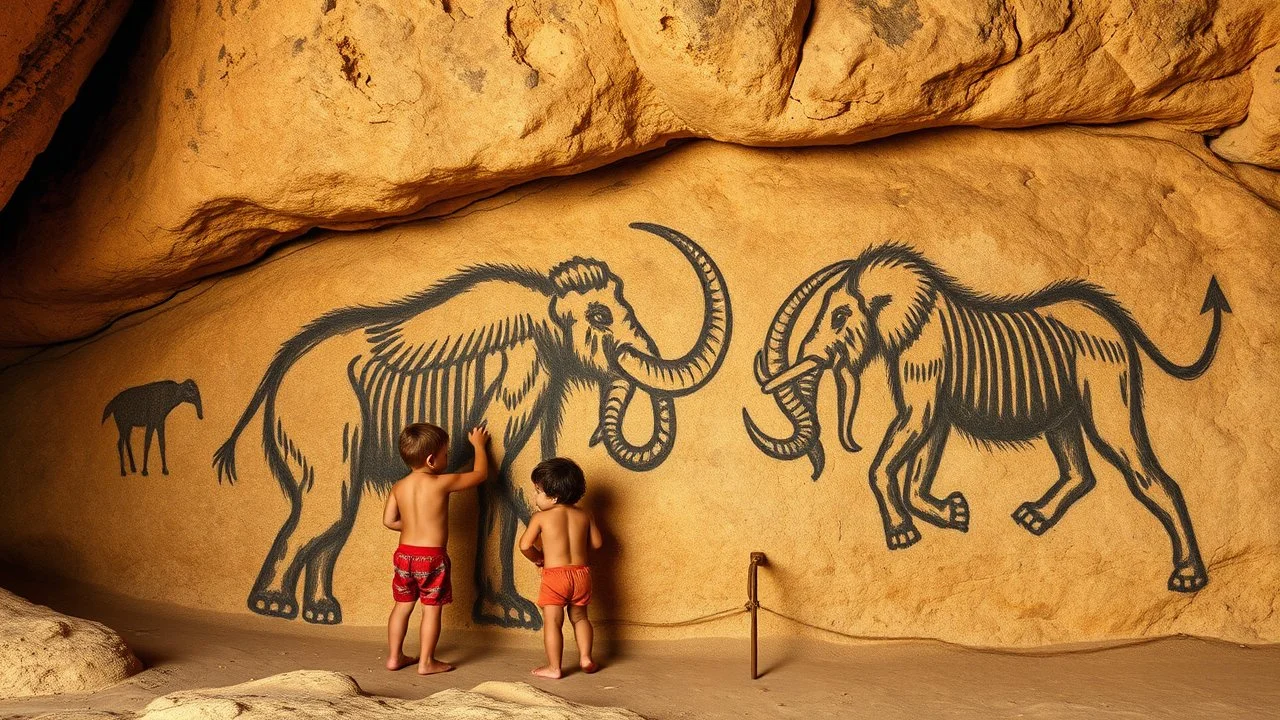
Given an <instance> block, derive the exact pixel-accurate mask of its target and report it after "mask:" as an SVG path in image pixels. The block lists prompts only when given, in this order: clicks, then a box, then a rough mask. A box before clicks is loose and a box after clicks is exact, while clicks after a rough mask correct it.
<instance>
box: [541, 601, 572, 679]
mask: <svg viewBox="0 0 1280 720" xmlns="http://www.w3.org/2000/svg"><path fill="white" fill-rule="evenodd" d="M563 625H564V608H562V607H557V606H555V605H548V606H546V607H544V608H542V643H543V644H544V645H546V646H547V664H546V665H543V666H542V667H540V668H534V670H533V674H534V675H537V676H538V677H544V678H551V679H552V680H559V679H560V657H561V655H562V654H563V652H564V636H563V635H561V634H560V628H561V627H562V626H563ZM574 629H575V631H576V630H577V628H576V626H575V628H574Z"/></svg>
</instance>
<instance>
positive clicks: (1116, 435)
mask: <svg viewBox="0 0 1280 720" xmlns="http://www.w3.org/2000/svg"><path fill="white" fill-rule="evenodd" d="M1127 369H1128V371H1129V373H1131V374H1132V376H1133V377H1131V378H1130V377H1126V376H1125V374H1124V373H1123V372H1121V373H1116V372H1114V369H1112V372H1111V373H1110V377H1109V378H1107V379H1106V380H1105V381H1095V379H1094V378H1090V381H1088V382H1082V383H1081V386H1082V387H1084V388H1086V392H1085V393H1084V402H1085V405H1086V410H1085V412H1084V418H1083V419H1084V429H1085V433H1086V434H1087V435H1088V437H1089V441H1090V442H1091V443H1093V446H1094V447H1095V448H1096V449H1097V450H1098V453H1099V454H1100V455H1102V456H1103V457H1104V458H1106V459H1107V462H1109V463H1111V464H1112V465H1114V466H1115V467H1116V469H1118V470H1119V471H1120V472H1121V473H1122V474H1123V475H1124V478H1125V482H1126V483H1127V484H1128V486H1129V491H1130V492H1132V493H1133V495H1134V497H1136V498H1138V501H1139V502H1141V503H1142V505H1143V506H1144V507H1146V508H1147V510H1149V511H1150V512H1151V514H1152V515H1154V516H1155V518H1156V519H1157V520H1159V521H1160V524H1161V525H1163V526H1164V529H1165V532H1167V533H1168V534H1169V541H1170V543H1171V544H1172V546H1173V573H1172V574H1171V575H1170V576H1169V583H1168V586H1169V589H1170V590H1174V591H1177V592H1195V591H1196V590H1199V589H1200V588H1202V587H1204V586H1205V584H1206V583H1208V582H1209V575H1208V573H1207V571H1206V570H1205V567H1204V562H1203V561H1202V560H1201V559H1200V550H1199V548H1198V547H1197V545H1196V536H1195V533H1194V531H1193V530H1192V529H1191V517H1190V515H1189V514H1188V513H1187V505H1186V503H1185V502H1184V501H1183V499H1182V490H1181V489H1180V488H1179V487H1178V484H1177V483H1176V482H1174V480H1173V478H1171V477H1169V474H1168V473H1166V472H1165V471H1164V468H1162V467H1161V466H1160V462H1159V460H1157V459H1156V455H1155V452H1154V451H1152V449H1151V443H1150V440H1148V438H1147V427H1146V421H1145V419H1144V418H1143V415H1142V379H1141V375H1140V373H1141V372H1142V368H1141V366H1140V365H1138V364H1137V363H1136V362H1131V363H1129V364H1128V368H1127ZM1117 375H1119V377H1117ZM1126 380H1128V381H1129V382H1127V383H1126V382H1125V381H1126ZM1117 381H1118V382H1117ZM1090 388H1096V389H1097V393H1096V394H1093V393H1090V392H1088V389H1090ZM1130 400H1132V407H1130V404H1129V401H1130Z"/></svg>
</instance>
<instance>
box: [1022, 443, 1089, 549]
mask: <svg viewBox="0 0 1280 720" xmlns="http://www.w3.org/2000/svg"><path fill="white" fill-rule="evenodd" d="M1045 440H1047V441H1048V443H1049V449H1050V450H1051V451H1052V452H1053V459H1054V461H1056V462H1057V464H1058V481H1057V482H1055V483H1054V484H1053V487H1051V488H1049V491H1048V492H1046V493H1045V494H1044V497H1042V498H1040V499H1039V500H1036V501H1035V502H1025V503H1022V504H1021V505H1019V506H1018V509H1017V510H1014V511H1013V519H1014V521H1016V522H1017V523H1018V524H1019V525H1021V526H1022V527H1024V528H1026V530H1027V532H1029V533H1031V534H1032V535H1043V534H1045V532H1047V531H1048V530H1049V528H1051V527H1053V526H1054V525H1056V524H1058V521H1059V520H1061V519H1062V516H1063V515H1065V514H1066V512H1067V509H1068V508H1070V507H1071V506H1072V505H1073V504H1074V503H1075V502H1076V501H1077V500H1079V499H1080V498H1082V497H1084V496H1085V494H1086V493H1088V492H1089V491H1090V490H1092V489H1093V485H1094V478H1093V470H1092V469H1091V468H1090V467H1089V456H1088V454H1087V453H1086V452H1085V447H1084V436H1083V435H1082V434H1081V431H1080V423H1079V422H1075V421H1067V422H1064V423H1063V424H1062V425H1059V426H1058V427H1056V428H1054V429H1053V430H1050V431H1049V432H1047V433H1045Z"/></svg>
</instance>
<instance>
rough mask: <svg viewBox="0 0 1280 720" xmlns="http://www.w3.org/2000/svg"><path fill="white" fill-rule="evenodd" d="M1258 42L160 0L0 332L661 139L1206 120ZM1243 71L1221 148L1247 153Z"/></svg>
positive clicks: (1103, 22) (1144, 34)
mask: <svg viewBox="0 0 1280 720" xmlns="http://www.w3.org/2000/svg"><path fill="white" fill-rule="evenodd" d="M1278 40H1280V13H1278V12H1276V10H1275V5H1274V3H1273V2H1272V1H1271V0H1239V1H1236V2H1230V3H1217V2H1211V1H1210V0H1195V1H1194V2H1184V1H1182V0H1178V1H1177V2H1174V1H1173V0H1161V1H1159V2H1147V1H1144V2H1135V1H1134V0H997V1H995V2H989V1H988V0H949V1H947V2H918V1H917V0H857V1H856V2H832V1H828V0H818V1H816V2H806V1H804V0H801V1H798V2H793V3H785V2H783V3H718V2H714V1H712V0H663V1H661V2H659V1H658V0H617V2H615V3H613V4H610V3H551V2H544V1H543V0H520V1H518V2H515V3H512V4H509V5H508V4H495V3H491V2H480V1H478V0H447V1H445V2H440V3H435V2H431V3H425V2H424V3H404V2H390V1H387V0H383V1H379V2H362V3H356V2H352V1H351V0H326V1H325V2H320V3H318V2H312V1H311V0H306V1H295V2H272V3H260V2H258V1H257V0H220V1H219V2H212V1H205V2H199V3H188V2H172V1H169V2H158V3H157V11H156V14H155V17H154V18H153V20H152V23H151V25H150V27H149V28H148V30H147V32H146V40H145V43H144V48H143V51H142V52H141V53H140V54H139V56H138V57H137V58H136V60H135V66H134V71H133V75H132V80H131V83H130V85H129V90H128V92H127V93H126V95H125V96H124V97H121V98H120V99H119V102H118V105H117V106H116V107H114V108H113V111H114V112H113V113H112V117H111V118H110V119H109V121H107V122H104V123H103V124H102V127H103V128H104V131H103V133H102V137H101V138H99V139H97V140H96V141H95V142H94V143H92V146H93V150H92V152H88V153H86V156H85V158H84V162H83V170H82V172H80V173H79V174H78V175H76V176H74V177H68V178H58V179H57V180H56V181H55V182H51V183H50V185H49V186H48V188H47V189H46V190H47V191H46V193H45V197H44V198H43V199H42V201H41V204H40V206H39V207H33V208H31V209H30V212H29V213H28V215H29V216H28V218H27V219H26V220H25V221H24V223H22V226H21V228H20V229H19V230H17V231H16V232H17V237H16V238H15V239H14V240H13V242H12V243H11V245H12V250H11V252H10V253H9V254H10V257H8V258H6V260H7V262H6V263H5V264H4V266H3V270H0V345H3V346H7V347H10V348H12V347H15V346H25V345H32V344H41V343H49V342H54V341H59V340H65V339H67V338H72V337H77V336H81V335H84V334H86V333H90V332H92V331H94V330H96V329H98V328H100V327H102V326H103V325H104V324H105V323H107V322H108V321H110V320H111V319H113V318H116V317H118V316H120V315H121V314H123V313H126V312H128V311H131V310H135V309H137V308H140V307H145V306H147V305H150V304H153V303H155V302H158V301H159V300H161V299H163V298H165V297H167V296H169V295H170V294H171V293H172V292H174V291H175V289H177V288H180V287H183V286H185V285H187V284H189V283H191V282H193V281H195V280H197V279H199V278H201V277H204V276H207V275H210V274H213V273H217V272H219V271H222V270H226V269H228V268H233V267H237V266H241V265H244V264H245V263H248V262H250V261H252V260H254V259H255V258H258V257H261V256H262V254H263V253H264V252H266V251H267V250H268V249H269V248H270V247H272V246H273V245H276V244H278V243H280V242H282V241H284V240H287V239H289V238H292V237H296V236H298V235H299V234H301V233H304V232H306V231H308V230H310V229H312V228H317V227H319V228H338V229H356V228H362V227H371V226H375V225H383V224H387V223H392V222H398V221H402V220H405V219H408V218H413V217H421V216H428V215H435V214H439V213H442V212H444V211H447V210H448V209H450V208H455V207H457V206H459V205H461V204H465V203H466V202H469V201H470V200H473V199H475V198H476V197H478V196H481V195H484V194H488V193H492V192H494V191H496V190H498V189H500V188H503V187H507V186H510V185H513V184H516V183H520V182H523V181H527V180H530V179H533V178H538V177H544V176H549V175H565V174H570V173H574V172H579V171H582V170H584V169H587V168H591V167H595V166H599V165H602V164H605V163H608V162H610V161H612V160H616V159H618V158H622V157H626V156H629V155H634V154H636V153H639V152H642V151H645V150H647V149H650V148H655V147H658V146H661V145H663V144H664V143H667V142H669V141H671V140H673V139H676V138H685V137H707V138H715V139H720V140H725V141H731V142H737V143H744V144H752V145H766V146H778V145H805V144H832V143H850V142H856V141H861V140H867V139H872V138H877V137H883V136H886V135H891V134H895V133H900V132H903V131H908V130H915V129H921V128H931V127H937V126H944V125H982V126H987V127H1017V126H1028V125H1038V124H1044V123H1056V122H1071V123H1090V124H1098V123H1118V122H1124V121H1128V120H1135V119H1140V118H1157V119H1162V120H1164V121H1166V122H1168V123H1170V124H1172V125H1174V126H1176V127H1179V128H1184V129H1188V130H1194V131H1197V132H1216V131H1217V130H1220V129H1222V128H1224V127H1227V126H1231V125H1233V124H1236V123H1239V122H1240V121H1241V120H1242V119H1244V117H1245V116H1246V111H1247V110H1246V109H1247V108H1249V107H1250V97H1251V92H1253V91H1252V88H1253V87H1254V82H1253V81H1252V80H1251V70H1250V68H1251V64H1253V65H1254V67H1253V70H1252V74H1253V76H1255V77H1258V78H1261V77H1263V76H1264V75H1265V73H1263V70H1264V69H1265V68H1259V67H1257V64H1256V63H1254V58H1255V57H1257V55H1258V53H1259V52H1261V51H1262V50H1264V49H1266V48H1268V47H1270V46H1273V45H1275V44H1276V43H1277V41H1278ZM1257 87H1258V88H1259V90H1258V92H1257V93H1256V94H1255V95H1254V99H1253V103H1254V106H1255V107H1254V109H1253V110H1251V111H1248V112H1249V115H1250V120H1249V122H1248V123H1246V125H1245V126H1244V127H1243V128H1242V129H1241V130H1239V131H1238V132H1236V133H1234V134H1233V135H1229V136H1224V138H1222V140H1221V141H1220V144H1219V145H1218V146H1219V147H1221V148H1222V152H1223V153H1225V154H1226V156H1227V157H1231V158H1237V159H1249V161H1250V162H1257V163H1260V164H1264V165H1266V164H1272V163H1273V160H1271V159H1270V158H1271V155H1269V154H1268V152H1267V151H1266V150H1265V149H1264V148H1263V147H1262V146H1264V145H1266V140H1265V138H1266V137H1268V136H1269V134H1270V133H1271V132H1272V131H1271V130H1269V129H1268V128H1270V124H1269V123H1270V121H1269V120H1268V119H1267V118H1268V117H1269V115H1268V113H1270V112H1271V111H1270V110H1268V108H1269V105H1268V103H1269V102H1270V101H1269V100H1267V97H1269V95H1268V93H1271V92H1272V90H1271V88H1272V87H1273V86H1271V85H1269V84H1267V83H1265V82H1258V84H1257ZM52 238H56V239H57V241H56V242H52V241H51V239H52Z"/></svg>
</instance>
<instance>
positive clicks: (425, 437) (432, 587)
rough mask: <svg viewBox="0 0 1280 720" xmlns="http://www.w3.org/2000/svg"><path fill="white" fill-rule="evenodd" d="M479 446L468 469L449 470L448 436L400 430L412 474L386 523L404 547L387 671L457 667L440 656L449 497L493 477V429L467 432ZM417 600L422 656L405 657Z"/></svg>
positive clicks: (420, 427)
mask: <svg viewBox="0 0 1280 720" xmlns="http://www.w3.org/2000/svg"><path fill="white" fill-rule="evenodd" d="M468 439H469V440H471V445H472V447H473V448H474V450H475V456H476V459H475V464H474V465H473V466H472V469H471V470H470V471H469V472H462V473H445V472H444V470H445V468H446V467H448V465H449V434H448V433H446V432H445V431H444V430H443V429H442V428H439V427H436V426H435V425H431V424H428V423H413V424H411V425H409V426H407V427H405V429H404V430H402V431H401V432H400V457H401V459H403V460H404V463H405V465H408V466H409V469H410V470H411V472H410V473H409V474H408V475H406V476H405V477H404V479H402V480H400V481H399V482H397V483H396V484H395V485H394V486H393V487H392V488H391V492H389V493H387V506H386V508H385V509H384V510H383V514H382V523H383V524H384V525H386V526H387V527H389V528H391V529H392V530H399V531H400V546H399V547H397V548H396V552H395V555H393V556H392V563H393V564H394V566H395V574H394V576H393V577H392V580H391V595H392V597H394V598H395V601H396V604H395V607H393V608H391V617H390V618H388V619H387V644H388V647H389V650H388V653H387V669H388V670H399V669H400V668H402V667H405V666H407V665H412V664H414V663H415V662H416V663H418V674H419V675H430V674H432V673H439V672H448V671H450V670H452V669H453V666H452V665H450V664H449V663H446V662H440V661H439V660H436V657H435V653H436V643H437V642H439V640H440V614H441V612H442V610H443V609H444V606H445V605H448V604H449V603H451V602H453V586H452V583H451V581H450V578H449V555H448V553H447V552H446V550H445V546H446V545H448V543H449V495H450V494H452V493H455V492H458V491H459V490H466V489H467V488H472V487H475V486H477V485H479V484H480V483H482V482H484V480H485V478H487V477H488V476H489V453H488V449H487V447H486V445H487V443H488V442H489V431H488V430H485V429H484V428H483V427H478V428H475V429H474V430H472V431H471V433H470V435H468ZM415 601H418V602H421V603H422V627H421V629H420V630H419V632H420V634H421V638H422V659H421V660H418V659H417V658H411V657H406V656H405V654H404V636H405V633H407V632H408V631H409V616H410V615H412V614H413V607H414V603H415Z"/></svg>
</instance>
